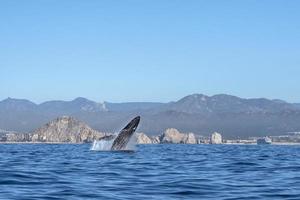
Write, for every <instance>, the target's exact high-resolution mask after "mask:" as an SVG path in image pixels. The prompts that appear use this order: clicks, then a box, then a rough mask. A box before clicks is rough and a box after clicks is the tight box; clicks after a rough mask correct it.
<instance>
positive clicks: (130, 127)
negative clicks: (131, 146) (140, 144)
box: [111, 116, 141, 151]
mask: <svg viewBox="0 0 300 200" xmlns="http://www.w3.org/2000/svg"><path fill="white" fill-rule="evenodd" d="M140 119H141V117H140V116H137V117H135V118H134V119H133V120H131V121H130V122H129V123H128V124H127V125H126V126H125V127H124V128H123V129H122V130H121V131H120V133H119V134H118V135H117V136H116V137H115V138H114V140H113V143H112V146H111V150H112V151H121V150H126V146H127V144H128V142H129V140H130V138H131V137H132V135H133V134H134V132H135V130H136V129H137V127H138V125H139V123H140Z"/></svg>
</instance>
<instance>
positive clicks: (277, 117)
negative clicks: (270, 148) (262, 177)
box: [0, 94, 300, 138]
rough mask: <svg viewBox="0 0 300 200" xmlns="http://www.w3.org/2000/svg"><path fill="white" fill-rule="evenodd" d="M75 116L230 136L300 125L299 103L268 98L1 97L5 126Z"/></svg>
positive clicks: (97, 124)
mask: <svg viewBox="0 0 300 200" xmlns="http://www.w3.org/2000/svg"><path fill="white" fill-rule="evenodd" d="M63 115H68V116H72V117H76V118H78V119H79V120H82V121H84V122H86V123H87V124H89V125H90V126H91V127H92V128H94V129H96V130H99V131H102V132H117V131H119V130H120V129H121V128H122V127H123V126H124V125H125V124H126V123H127V122H128V121H129V120H130V119H131V118H133V117H134V116H136V115H141V117H142V120H141V124H140V127H139V131H140V132H145V133H147V134H149V135H158V134H161V133H162V132H163V131H164V130H165V129H167V128H176V129H178V130H180V131H181V132H193V133H195V134H199V135H208V134H210V133H212V132H214V131H217V132H220V133H222V135H223V136H224V137H225V138H246V137H249V136H265V135H283V134H286V133H287V132H298V131H300V104H293V103H288V102H285V101H282V100H270V99H265V98H256V99H244V98H239V97H236V96H231V95H226V94H219V95H214V96H207V95H203V94H193V95H189V96H186V97H184V98H182V99H180V100H178V101H174V102H169V103H153V102H129V103H111V102H103V103H97V102H94V101H91V100H88V99H86V98H82V97H79V98H76V99H74V100H72V101H57V100H56V101H47V102H44V103H41V104H35V103H33V102H31V101H29V100H25V99H13V98H7V99H5V100H3V101H0V129H3V130H12V131H18V132H32V131H33V130H35V129H36V128H38V127H40V126H42V125H43V124H45V123H47V122H48V121H50V120H53V119H54V118H56V117H59V116H63Z"/></svg>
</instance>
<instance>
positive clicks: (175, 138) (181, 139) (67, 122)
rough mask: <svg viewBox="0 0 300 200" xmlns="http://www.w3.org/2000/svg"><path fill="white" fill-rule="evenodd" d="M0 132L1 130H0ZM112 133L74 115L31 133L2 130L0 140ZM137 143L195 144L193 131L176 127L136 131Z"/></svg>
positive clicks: (77, 138) (65, 139)
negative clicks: (153, 133)
mask: <svg viewBox="0 0 300 200" xmlns="http://www.w3.org/2000/svg"><path fill="white" fill-rule="evenodd" d="M0 132H1V131H0ZM112 134H113V133H103V132H99V131H96V130H94V129H92V128H91V127H89V126H88V125H87V124H85V123H84V122H82V121H79V120H77V119H75V118H74V117H69V116H62V117H58V118H56V119H55V120H52V121H50V122H48V123H47V124H45V125H43V126H42V127H40V128H38V129H36V130H35V131H33V132H32V133H17V132H9V131H2V132H1V133H0V142H6V143H29V142H31V143H91V142H93V141H94V140H101V138H105V137H107V136H110V135H112ZM134 139H135V140H136V143H137V144H159V143H174V144H197V143H198V139H197V138H196V136H195V134H194V133H180V132H179V131H178V130H177V129H174V128H169V129H166V130H165V132H163V133H162V134H161V135H159V136H156V137H149V136H148V135H146V134H145V133H136V134H135V138H134Z"/></svg>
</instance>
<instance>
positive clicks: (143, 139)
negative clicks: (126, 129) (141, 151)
mask: <svg viewBox="0 0 300 200" xmlns="http://www.w3.org/2000/svg"><path fill="white" fill-rule="evenodd" d="M136 143H137V144H153V141H152V140H151V138H149V137H148V136H147V135H146V134H145V133H136Z"/></svg>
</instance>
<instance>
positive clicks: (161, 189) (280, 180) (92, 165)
mask: <svg viewBox="0 0 300 200" xmlns="http://www.w3.org/2000/svg"><path fill="white" fill-rule="evenodd" d="M90 149H91V145H90V144H83V145H82V144H81V145H79V144H77V145H73V144H0V199H5V200H6V199H20V200H21V199H22V200H27V199H72V200H73V199H105V200H109V199H120V200H124V199H142V200H147V199H300V146H275V145H265V146H263V145H262V146H258V145H139V146H137V148H136V151H135V152H110V151H91V150H90Z"/></svg>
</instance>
